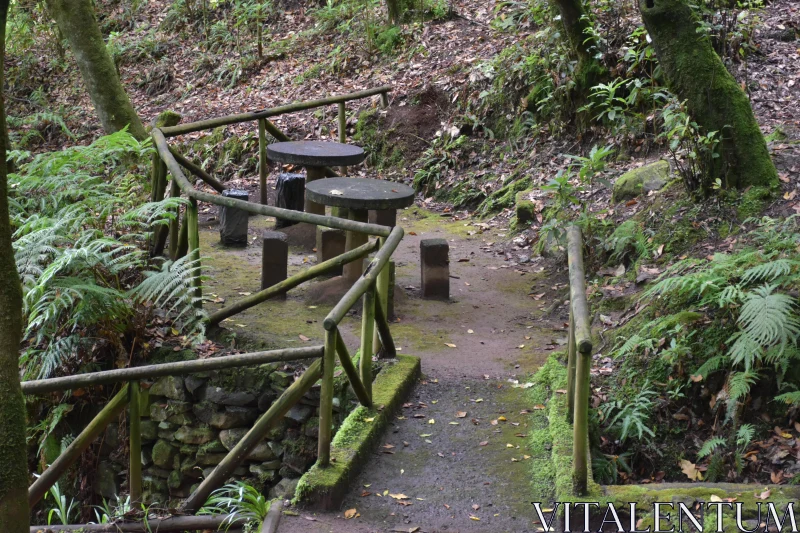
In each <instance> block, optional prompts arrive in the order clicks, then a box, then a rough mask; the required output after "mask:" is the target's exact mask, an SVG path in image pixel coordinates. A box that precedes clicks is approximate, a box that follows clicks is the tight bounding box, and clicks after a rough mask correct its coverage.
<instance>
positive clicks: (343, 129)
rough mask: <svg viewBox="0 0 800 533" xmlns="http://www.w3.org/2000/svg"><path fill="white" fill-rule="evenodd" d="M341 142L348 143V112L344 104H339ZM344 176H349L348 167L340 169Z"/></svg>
mask: <svg viewBox="0 0 800 533" xmlns="http://www.w3.org/2000/svg"><path fill="white" fill-rule="evenodd" d="M339 142H340V143H342V144H345V143H347V110H346V108H345V105H344V102H339ZM339 172H340V173H341V174H342V176H346V175H347V167H339Z"/></svg>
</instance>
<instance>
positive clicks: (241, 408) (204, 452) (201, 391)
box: [95, 364, 352, 503]
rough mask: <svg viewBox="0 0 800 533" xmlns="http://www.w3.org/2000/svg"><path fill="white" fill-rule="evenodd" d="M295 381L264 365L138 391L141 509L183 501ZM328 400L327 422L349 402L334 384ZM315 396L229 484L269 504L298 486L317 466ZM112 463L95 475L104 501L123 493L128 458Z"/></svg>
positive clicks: (170, 380)
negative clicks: (246, 487)
mask: <svg viewBox="0 0 800 533" xmlns="http://www.w3.org/2000/svg"><path fill="white" fill-rule="evenodd" d="M301 370H302V368H301V369H299V370H298V374H299V372H300V371H301ZM294 379H295V372H294V370H293V368H291V367H288V366H285V365H280V366H278V365H273V364H266V365H260V366H256V367H247V368H239V369H231V370H227V371H215V372H209V373H203V374H193V375H191V376H186V377H177V376H169V377H164V378H160V379H158V380H157V381H155V382H154V383H152V386H150V387H149V388H147V389H145V387H146V384H145V383H143V384H142V385H143V387H142V389H143V390H142V394H141V402H142V406H141V412H142V416H143V419H142V421H141V432H142V463H143V472H142V473H143V499H144V501H145V502H150V503H152V502H159V503H164V502H168V501H174V500H177V499H181V498H185V497H187V496H188V495H189V494H190V493H191V492H192V491H193V490H194V489H195V487H196V486H197V484H198V483H199V482H200V481H201V480H202V479H203V478H204V477H205V476H207V475H208V474H209V473H210V472H211V471H212V470H213V469H214V467H215V466H216V465H217V464H219V462H220V461H222V459H223V458H224V457H225V455H226V454H227V453H228V451H229V450H231V449H232V448H233V447H234V446H235V445H236V443H237V442H239V440H240V439H241V438H242V437H243V436H244V435H245V433H247V431H248V430H249V429H250V428H251V427H252V425H253V422H254V421H255V420H256V419H257V418H258V417H259V416H260V415H261V414H262V413H264V412H266V411H267V409H269V407H270V406H271V405H272V402H273V401H275V399H276V398H278V396H280V394H281V393H282V392H283V391H284V390H285V389H286V388H287V387H288V386H289V385H290V384H291V383H292V382H293V381H294ZM335 394H336V396H335V397H334V414H335V415H337V414H342V415H343V414H344V413H343V411H342V412H341V413H340V411H341V410H340V409H339V406H340V405H342V403H346V404H347V405H348V406H349V405H350V404H351V403H352V402H351V401H350V400H348V399H347V397H346V396H345V395H346V394H347V388H346V387H345V382H344V381H343V380H341V379H339V380H337V386H336V392H335ZM319 396H320V385H319V383H318V384H316V385H315V386H314V387H313V388H312V389H311V390H310V391H309V392H308V393H306V395H305V396H304V397H303V398H302V399H301V401H300V402H299V403H298V404H296V405H295V406H294V407H292V409H291V410H290V411H289V412H288V413H287V414H286V416H284V417H283V418H282V419H281V421H280V422H279V423H278V424H277V425H276V426H274V427H273V429H272V430H271V431H270V432H269V434H268V435H267V437H266V438H265V439H264V440H263V441H262V442H260V443H259V444H258V446H257V447H256V448H255V449H254V450H253V451H252V453H251V454H250V455H249V457H248V458H247V460H246V461H245V462H244V463H243V464H242V465H241V466H240V467H239V468H237V470H236V471H235V473H234V479H243V480H246V481H247V482H248V483H250V484H251V485H253V486H254V487H256V488H258V489H260V490H261V491H262V492H263V493H264V494H268V495H269V496H270V497H290V496H291V495H292V494H293V493H294V487H295V486H296V484H297V480H298V478H299V477H300V476H301V475H302V474H303V473H304V472H305V471H306V470H307V469H308V468H309V467H310V466H311V465H312V464H313V463H314V461H316V454H317V435H318V431H319V427H318V425H319V418H318V414H319ZM334 418H335V419H336V418H337V416H335V417H334ZM107 433H108V432H107ZM109 437H113V436H109ZM120 440H122V439H120ZM114 459H117V460H114ZM119 459H123V458H122V457H118V456H117V454H114V453H113V452H112V453H111V454H110V456H109V458H106V459H103V461H102V462H101V464H100V467H99V468H98V472H97V478H96V483H95V488H96V491H97V492H98V493H99V494H101V495H102V496H104V497H106V498H113V497H114V494H115V493H116V494H119V493H120V489H121V492H125V489H126V487H125V485H126V481H125V476H126V472H127V456H125V457H124V460H122V461H120V460H119Z"/></svg>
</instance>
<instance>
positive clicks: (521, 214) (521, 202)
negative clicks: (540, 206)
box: [514, 190, 536, 227]
mask: <svg viewBox="0 0 800 533" xmlns="http://www.w3.org/2000/svg"><path fill="white" fill-rule="evenodd" d="M530 193H531V191H530V190H528V191H521V192H518V193H517V196H516V203H515V205H514V211H515V214H516V216H517V221H516V225H517V227H519V226H523V225H528V224H530V223H531V222H533V221H535V220H536V204H535V203H533V202H532V201H531V199H530Z"/></svg>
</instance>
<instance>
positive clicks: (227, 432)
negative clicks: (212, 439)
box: [219, 428, 249, 451]
mask: <svg viewBox="0 0 800 533" xmlns="http://www.w3.org/2000/svg"><path fill="white" fill-rule="evenodd" d="M248 431H249V430H247V429H245V428H234V429H223V430H222V431H220V432H219V440H220V441H222V445H223V446H225V449H226V450H228V451H231V450H232V449H233V447H234V446H236V444H238V442H239V441H240V440H242V437H244V436H245V435H246V434H247V432H248Z"/></svg>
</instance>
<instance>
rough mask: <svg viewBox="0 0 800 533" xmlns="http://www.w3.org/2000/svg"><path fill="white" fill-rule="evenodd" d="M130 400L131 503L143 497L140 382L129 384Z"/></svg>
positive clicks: (129, 481)
mask: <svg viewBox="0 0 800 533" xmlns="http://www.w3.org/2000/svg"><path fill="white" fill-rule="evenodd" d="M128 390H129V391H130V395H131V398H130V402H129V403H128V416H129V417H130V420H129V424H130V425H129V434H130V458H129V461H130V462H129V466H128V493H129V494H130V497H131V503H133V504H134V505H135V503H137V502H140V501H141V498H142V426H141V418H142V417H141V406H140V405H139V382H138V381H131V382H130V383H129V384H128Z"/></svg>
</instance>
